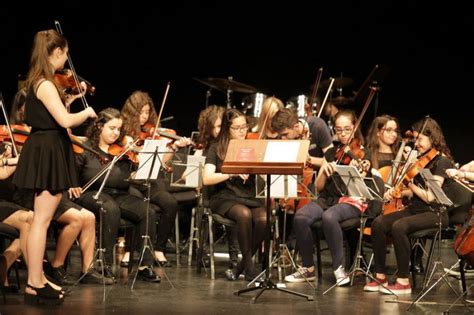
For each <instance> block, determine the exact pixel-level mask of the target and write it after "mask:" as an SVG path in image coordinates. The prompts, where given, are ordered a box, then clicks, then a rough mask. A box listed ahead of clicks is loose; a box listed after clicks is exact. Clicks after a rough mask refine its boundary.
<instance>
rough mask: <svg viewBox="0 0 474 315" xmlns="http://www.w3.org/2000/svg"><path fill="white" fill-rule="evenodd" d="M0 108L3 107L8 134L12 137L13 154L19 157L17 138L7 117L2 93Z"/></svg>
mask: <svg viewBox="0 0 474 315" xmlns="http://www.w3.org/2000/svg"><path fill="white" fill-rule="evenodd" d="M0 107H2V113H3V117H5V124H6V126H7V129H8V134H9V135H10V139H12V144H13V153H14V154H15V156H18V148H17V146H16V143H15V138H14V137H13V131H12V127H11V126H10V122H9V121H8V116H7V112H6V110H5V105H4V102H3V94H2V93H0Z"/></svg>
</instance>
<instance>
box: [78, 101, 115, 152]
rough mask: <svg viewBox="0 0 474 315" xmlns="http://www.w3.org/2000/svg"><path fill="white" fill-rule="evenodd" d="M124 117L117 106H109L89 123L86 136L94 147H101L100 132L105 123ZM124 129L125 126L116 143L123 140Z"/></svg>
mask: <svg viewBox="0 0 474 315" xmlns="http://www.w3.org/2000/svg"><path fill="white" fill-rule="evenodd" d="M114 118H116V119H122V116H121V115H120V112H119V110H118V109H116V108H112V107H108V108H106V109H103V110H101V111H100V112H99V114H98V115H97V119H96V120H95V121H94V122H93V123H92V124H90V125H89V127H88V128H87V131H86V136H87V137H88V138H89V141H90V143H91V145H92V147H94V148H98V147H99V138H100V134H101V133H102V129H103V128H104V125H105V124H106V123H107V122H109V121H111V120H112V119H114ZM123 136H124V130H123V128H122V129H121V130H120V136H119V137H118V139H117V141H115V143H120V142H121V141H122V140H123Z"/></svg>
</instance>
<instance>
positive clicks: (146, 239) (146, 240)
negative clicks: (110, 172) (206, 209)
mask: <svg viewBox="0 0 474 315" xmlns="http://www.w3.org/2000/svg"><path fill="white" fill-rule="evenodd" d="M151 141H154V140H151ZM147 143H148V142H145V144H144V149H146V146H147ZM152 145H154V144H153V143H152ZM158 148H159V145H155V150H154V151H152V152H146V151H142V152H140V154H141V155H146V154H148V155H150V156H149V157H148V158H147V159H146V160H145V161H144V163H143V164H142V165H140V167H139V168H142V167H144V166H145V165H147V163H148V161H150V160H151V166H150V169H149V170H148V174H147V177H146V179H145V181H144V182H143V185H145V186H146V187H147V195H146V197H145V202H146V214H145V217H146V228H145V234H144V235H142V238H143V246H142V250H141V253H140V256H139V259H138V266H137V271H136V272H135V275H134V277H133V281H132V285H131V287H130V290H132V291H133V287H134V285H135V281H136V280H137V275H138V271H139V270H140V267H141V264H142V262H143V258H144V256H145V251H147V250H148V251H149V252H150V255H151V257H152V258H153V261H154V262H155V263H156V264H157V265H159V263H158V259H157V258H156V256H155V251H154V249H153V244H152V243H151V240H150V235H149V231H148V221H149V217H150V215H149V213H150V195H151V184H152V177H153V178H154V179H156V177H157V176H158V171H155V163H156V160H158V161H159V164H160V165H159V166H157V167H161V165H162V161H161V158H160V156H159V155H160V154H165V153H168V152H166V151H163V152H159V151H158ZM139 159H140V157H139ZM132 250H133V249H131V251H132ZM132 257H133V255H132V252H130V262H129V263H132ZM163 274H164V275H165V278H166V280H168V282H169V283H170V285H171V287H172V288H174V286H173V283H172V282H171V281H170V279H169V278H168V275H167V274H166V272H165V271H164V269H163Z"/></svg>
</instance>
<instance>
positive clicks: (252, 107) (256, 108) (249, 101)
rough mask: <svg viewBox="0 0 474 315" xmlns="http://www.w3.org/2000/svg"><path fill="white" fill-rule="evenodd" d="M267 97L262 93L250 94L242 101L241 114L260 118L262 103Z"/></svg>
mask: <svg viewBox="0 0 474 315" xmlns="http://www.w3.org/2000/svg"><path fill="white" fill-rule="evenodd" d="M266 98H267V96H266V95H265V94H263V93H254V94H250V95H248V96H246V97H244V98H243V99H242V112H243V113H244V114H245V115H247V116H253V117H260V114H261V113H262V105H263V101H265V99H266Z"/></svg>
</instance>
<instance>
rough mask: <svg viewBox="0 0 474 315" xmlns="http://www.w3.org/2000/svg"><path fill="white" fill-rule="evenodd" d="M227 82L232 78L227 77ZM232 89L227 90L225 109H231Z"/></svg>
mask: <svg viewBox="0 0 474 315" xmlns="http://www.w3.org/2000/svg"><path fill="white" fill-rule="evenodd" d="M228 79H229V81H232V79H233V77H232V76H229V77H228ZM231 96H232V89H231V88H230V86H229V87H228V88H227V102H226V104H227V109H229V108H232V97H231Z"/></svg>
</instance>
